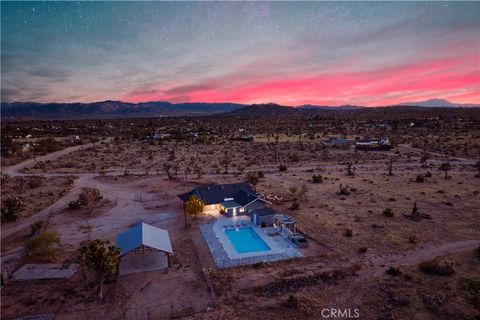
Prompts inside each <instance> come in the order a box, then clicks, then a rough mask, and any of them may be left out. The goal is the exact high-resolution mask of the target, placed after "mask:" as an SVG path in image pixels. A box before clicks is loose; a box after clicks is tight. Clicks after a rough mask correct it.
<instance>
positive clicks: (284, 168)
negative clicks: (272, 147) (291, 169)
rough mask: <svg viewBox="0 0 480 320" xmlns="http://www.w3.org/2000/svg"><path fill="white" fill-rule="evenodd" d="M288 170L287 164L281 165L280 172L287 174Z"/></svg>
mask: <svg viewBox="0 0 480 320" xmlns="http://www.w3.org/2000/svg"><path fill="white" fill-rule="evenodd" d="M287 169H288V167H287V165H285V164H281V165H280V166H279V167H278V170H279V171H280V172H285V171H287Z"/></svg>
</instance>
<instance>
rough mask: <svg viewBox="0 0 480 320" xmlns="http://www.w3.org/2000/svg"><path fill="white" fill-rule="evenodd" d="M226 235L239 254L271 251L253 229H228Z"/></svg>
mask: <svg viewBox="0 0 480 320" xmlns="http://www.w3.org/2000/svg"><path fill="white" fill-rule="evenodd" d="M225 235H226V236H227V238H228V240H230V242H231V244H232V245H233V247H234V248H235V250H236V251H237V252H238V253H246V252H257V251H268V250H271V249H270V247H269V246H268V245H267V244H266V243H265V241H263V239H262V238H260V236H259V235H258V234H257V232H256V231H255V230H253V228H238V229H227V230H225Z"/></svg>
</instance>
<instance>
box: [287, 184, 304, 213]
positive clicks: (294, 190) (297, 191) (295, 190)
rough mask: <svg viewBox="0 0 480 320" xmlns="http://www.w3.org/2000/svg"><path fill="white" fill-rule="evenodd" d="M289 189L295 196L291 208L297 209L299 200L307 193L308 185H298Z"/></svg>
mask: <svg viewBox="0 0 480 320" xmlns="http://www.w3.org/2000/svg"><path fill="white" fill-rule="evenodd" d="M288 191H290V194H291V195H292V198H293V199H292V206H291V207H290V209H292V210H297V209H298V208H299V205H298V203H297V201H298V199H299V198H302V197H303V196H304V195H305V193H306V192H307V187H306V186H305V185H303V186H302V187H301V188H300V189H298V188H297V187H291V188H290V189H288Z"/></svg>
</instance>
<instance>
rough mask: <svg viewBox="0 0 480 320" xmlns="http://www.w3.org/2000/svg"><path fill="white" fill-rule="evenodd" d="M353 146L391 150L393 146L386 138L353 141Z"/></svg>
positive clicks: (365, 148) (367, 149)
mask: <svg viewBox="0 0 480 320" xmlns="http://www.w3.org/2000/svg"><path fill="white" fill-rule="evenodd" d="M355 148H356V149H357V150H363V151H384V150H391V149H392V148H393V146H392V145H391V144H390V141H389V140H388V139H368V140H358V141H356V142H355Z"/></svg>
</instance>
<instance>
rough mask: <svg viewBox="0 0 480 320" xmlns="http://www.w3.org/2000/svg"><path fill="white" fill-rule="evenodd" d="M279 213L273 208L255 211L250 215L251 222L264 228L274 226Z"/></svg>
mask: <svg viewBox="0 0 480 320" xmlns="http://www.w3.org/2000/svg"><path fill="white" fill-rule="evenodd" d="M275 215H277V212H276V211H275V210H273V209H272V208H267V207H265V208H260V209H255V210H253V211H252V212H251V213H250V220H251V221H252V222H253V223H254V224H256V225H257V226H260V227H262V228H265V227H271V226H273V217H274V216H275Z"/></svg>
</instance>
